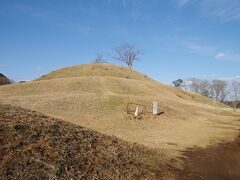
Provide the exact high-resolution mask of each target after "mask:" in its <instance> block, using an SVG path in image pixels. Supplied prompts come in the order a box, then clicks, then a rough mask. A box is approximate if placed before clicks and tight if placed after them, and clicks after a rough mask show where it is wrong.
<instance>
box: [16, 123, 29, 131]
mask: <svg viewBox="0 0 240 180" xmlns="http://www.w3.org/2000/svg"><path fill="white" fill-rule="evenodd" d="M14 129H15V130H16V131H17V132H20V133H25V132H26V131H27V129H28V127H27V126H25V125H23V124H17V125H16V126H14Z"/></svg>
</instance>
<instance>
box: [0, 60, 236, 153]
mask: <svg viewBox="0 0 240 180" xmlns="http://www.w3.org/2000/svg"><path fill="white" fill-rule="evenodd" d="M152 101H157V102H158V103H159V111H161V112H164V113H163V114H161V115H159V116H153V115H152V114H151V107H152ZM0 102H1V103H4V104H12V105H19V106H22V107H25V108H28V109H32V110H36V111H39V112H42V113H45V114H47V115H51V116H53V117H57V118H61V119H63V120H65V121H69V122H72V123H74V124H77V125H81V126H83V127H87V128H90V129H93V130H96V131H98V132H101V133H104V134H107V135H114V136H117V137H119V138H121V139H124V140H126V141H129V142H136V143H139V144H143V145H146V146H148V147H153V148H157V149H160V150H162V151H164V152H165V153H166V154H167V155H169V157H172V156H174V157H178V156H180V155H181V152H182V151H183V150H185V149H187V148H191V147H195V146H198V147H206V146H207V145H210V144H215V143H217V142H222V141H232V140H233V139H234V138H235V137H236V136H237V134H238V130H239V126H240V121H239V119H240V114H239V112H237V111H233V110H232V109H231V108H229V107H227V106H225V105H223V104H221V103H217V104H216V106H214V105H213V104H214V103H213V101H211V100H210V99H208V98H206V97H203V96H200V95H197V94H193V93H189V92H185V91H183V90H180V89H177V88H174V87H171V86H167V85H164V84H161V83H159V82H158V81H155V80H152V79H150V78H149V77H147V76H145V75H143V74H141V73H139V72H136V71H133V70H130V69H128V68H123V67H118V66H114V65H108V64H88V65H80V66H74V67H67V68H63V69H60V70H57V71H54V72H52V73H50V74H48V75H45V76H43V77H41V78H39V79H37V80H35V81H32V82H27V83H21V84H12V85H6V86H1V87H0ZM128 102H134V103H141V104H144V105H146V106H147V111H148V113H147V114H145V115H143V116H142V117H141V119H133V117H132V115H128V114H127V113H126V105H127V103H128Z"/></svg>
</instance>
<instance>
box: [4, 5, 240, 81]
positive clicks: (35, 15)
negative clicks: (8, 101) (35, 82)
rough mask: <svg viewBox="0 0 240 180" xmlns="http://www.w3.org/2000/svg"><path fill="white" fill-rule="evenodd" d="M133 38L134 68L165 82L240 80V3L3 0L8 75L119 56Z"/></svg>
mask: <svg viewBox="0 0 240 180" xmlns="http://www.w3.org/2000/svg"><path fill="white" fill-rule="evenodd" d="M126 42H127V43H131V44H134V45H135V46H137V47H138V48H139V49H141V50H142V51H143V52H144V55H143V56H142V58H141V61H139V62H136V63H135V64H134V69H136V70H138V71H141V72H143V73H145V74H147V75H148V76H150V77H152V78H154V79H157V80H159V81H161V82H164V83H170V82H172V81H173V80H174V79H177V78H191V77H197V78H210V79H213V78H224V79H231V78H236V77H240V46H239V43H240V1H239V0H68V1H67V0H21V1H20V0H0V72H1V73H3V74H5V75H7V76H8V77H10V78H12V79H14V80H16V81H19V80H32V79H35V78H37V77H39V76H41V75H43V74H46V73H48V72H51V71H52V70H55V69H57V68H60V67H64V66H71V65H77V64H83V63H89V62H91V61H92V60H93V59H94V58H95V54H96V53H103V54H104V56H105V58H106V59H107V60H108V61H109V62H111V63H115V64H119V62H116V61H114V60H112V58H111V57H112V56H113V55H114V48H115V47H116V46H118V45H120V44H122V43H126Z"/></svg>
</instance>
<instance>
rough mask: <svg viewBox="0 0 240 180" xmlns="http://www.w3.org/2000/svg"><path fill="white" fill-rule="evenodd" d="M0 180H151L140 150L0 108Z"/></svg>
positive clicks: (47, 119) (37, 116)
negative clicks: (139, 155) (140, 155)
mask: <svg viewBox="0 0 240 180" xmlns="http://www.w3.org/2000/svg"><path fill="white" fill-rule="evenodd" d="M0 125H1V126H0V147H1V151H0V179H2V180H3V179H140V178H146V179H153V178H154V177H156V174H155V173H154V172H153V169H151V166H150V165H147V164H145V163H144V162H143V161H142V159H140V158H139V157H138V152H139V150H138V149H140V147H138V146H136V145H133V144H128V143H126V142H124V141H122V140H119V139H117V138H115V137H110V136H106V135H103V134H99V133H97V132H94V131H91V130H88V129H85V128H82V127H80V126H76V125H74V124H71V123H66V122H63V121H61V120H59V119H54V118H51V117H47V116H45V115H43V114H39V113H36V112H32V111H29V110H26V109H22V108H19V107H13V106H9V105H8V106H6V105H1V104H0Z"/></svg>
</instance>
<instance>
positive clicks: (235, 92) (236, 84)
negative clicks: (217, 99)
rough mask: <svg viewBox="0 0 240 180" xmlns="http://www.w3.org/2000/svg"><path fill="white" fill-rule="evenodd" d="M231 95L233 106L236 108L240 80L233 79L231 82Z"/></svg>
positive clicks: (239, 96)
mask: <svg viewBox="0 0 240 180" xmlns="http://www.w3.org/2000/svg"><path fill="white" fill-rule="evenodd" d="M232 93H233V94H232V96H233V103H234V108H235V109H236V108H237V103H238V101H240V82H238V81H233V82H232Z"/></svg>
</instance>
